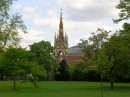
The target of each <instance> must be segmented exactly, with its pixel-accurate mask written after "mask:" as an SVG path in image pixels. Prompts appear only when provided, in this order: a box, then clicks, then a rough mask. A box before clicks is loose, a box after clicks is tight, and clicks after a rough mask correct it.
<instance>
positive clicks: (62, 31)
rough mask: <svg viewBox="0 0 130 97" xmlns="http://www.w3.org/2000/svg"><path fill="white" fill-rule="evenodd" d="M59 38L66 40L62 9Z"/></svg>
mask: <svg viewBox="0 0 130 97" xmlns="http://www.w3.org/2000/svg"><path fill="white" fill-rule="evenodd" d="M59 37H60V38H62V39H64V30H63V21H62V9H61V14H60V24H59Z"/></svg>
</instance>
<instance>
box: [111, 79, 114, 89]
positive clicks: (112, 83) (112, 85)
mask: <svg viewBox="0 0 130 97" xmlns="http://www.w3.org/2000/svg"><path fill="white" fill-rule="evenodd" d="M110 85H111V89H112V90H113V89H114V79H113V78H111V79H110Z"/></svg>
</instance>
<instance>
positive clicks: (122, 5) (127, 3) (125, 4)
mask: <svg viewBox="0 0 130 97" xmlns="http://www.w3.org/2000/svg"><path fill="white" fill-rule="evenodd" d="M116 8H118V9H120V12H119V13H118V14H119V19H115V20H114V22H115V23H118V22H120V21H122V20H125V19H128V18H130V0H120V2H119V4H118V5H117V6H116Z"/></svg>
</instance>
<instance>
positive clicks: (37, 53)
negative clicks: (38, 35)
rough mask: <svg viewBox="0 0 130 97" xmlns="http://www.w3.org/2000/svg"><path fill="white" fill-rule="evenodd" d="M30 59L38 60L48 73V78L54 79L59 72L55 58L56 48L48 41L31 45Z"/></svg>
mask: <svg viewBox="0 0 130 97" xmlns="http://www.w3.org/2000/svg"><path fill="white" fill-rule="evenodd" d="M30 53H31V56H30V60H32V61H36V62H38V64H39V65H41V66H42V67H43V68H44V69H45V70H46V73H47V80H53V79H54V76H55V73H56V72H57V65H56V62H55V59H54V48H53V47H52V46H51V44H50V42H48V41H41V42H38V43H34V44H32V45H30Z"/></svg>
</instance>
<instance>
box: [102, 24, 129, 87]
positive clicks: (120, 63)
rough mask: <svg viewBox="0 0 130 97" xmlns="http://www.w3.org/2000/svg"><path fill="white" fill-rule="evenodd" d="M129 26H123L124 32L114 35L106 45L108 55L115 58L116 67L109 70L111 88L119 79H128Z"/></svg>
mask: <svg viewBox="0 0 130 97" xmlns="http://www.w3.org/2000/svg"><path fill="white" fill-rule="evenodd" d="M129 30H130V29H129V27H128V24H124V25H123V30H120V31H119V33H116V34H115V35H113V36H112V37H111V38H110V40H109V42H108V44H107V45H106V47H105V48H106V54H107V56H108V57H109V59H111V56H113V57H114V61H113V63H114V65H113V66H112V67H111V68H110V69H109V72H108V74H109V79H110V82H111V88H114V87H113V83H114V81H115V80H116V79H117V77H127V76H129V72H130V61H129V58H130V49H129V48H130V42H129V41H130V38H129V35H130V34H129Z"/></svg>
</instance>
